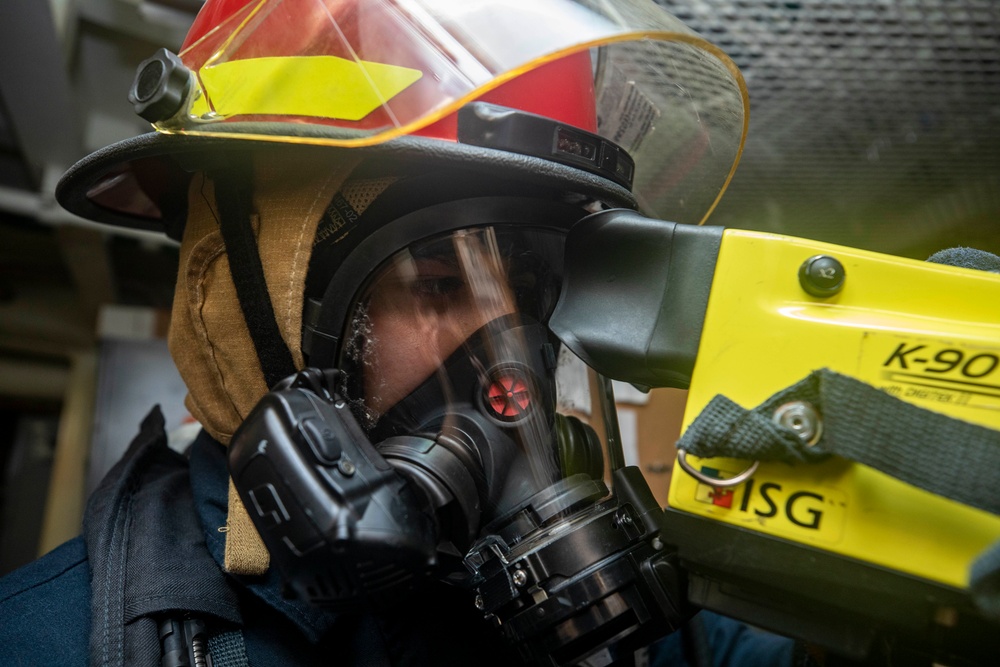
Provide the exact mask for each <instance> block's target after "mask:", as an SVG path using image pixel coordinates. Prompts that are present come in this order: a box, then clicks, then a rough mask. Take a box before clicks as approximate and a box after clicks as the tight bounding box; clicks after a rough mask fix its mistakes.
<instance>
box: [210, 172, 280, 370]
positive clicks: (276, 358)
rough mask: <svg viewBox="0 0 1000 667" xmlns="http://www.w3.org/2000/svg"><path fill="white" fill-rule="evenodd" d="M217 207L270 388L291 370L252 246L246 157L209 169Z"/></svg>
mask: <svg viewBox="0 0 1000 667" xmlns="http://www.w3.org/2000/svg"><path fill="white" fill-rule="evenodd" d="M212 177H213V179H212V180H213V181H214V182H215V199H216V203H217V205H218V212H219V229H220V231H221V232H222V240H223V242H224V243H225V245H226V254H227V255H228V256H229V272H230V275H231V276H232V278H233V284H234V285H235V286H236V295H237V298H238V299H239V302H240V310H242V311H243V319H244V320H245V321H246V324H247V329H249V331H250V338H251V340H252V341H253V345H254V349H255V350H256V352H257V359H258V360H259V361H260V367H261V370H263V372H264V381H265V382H266V383H267V386H268V387H273V386H274V385H275V384H277V383H278V382H279V381H280V380H283V379H284V378H286V377H288V376H290V375H292V374H293V373H295V370H296V369H295V362H294V361H293V360H292V353H291V352H290V351H289V349H288V345H286V344H285V341H284V339H283V338H282V337H281V331H280V330H279V329H278V321H277V319H276V318H275V316H274V307H273V306H272V305H271V297H270V295H269V294H268V291H267V280H266V279H265V277H264V266H263V264H262V263H261V260H260V253H259V252H258V249H257V239H256V237H255V236H254V232H253V227H252V225H251V219H252V215H253V187H252V185H251V183H253V180H252V179H253V173H252V167H251V165H250V164H249V162H247V161H245V160H234V161H233V164H231V165H227V166H226V167H225V168H224V169H220V170H218V171H216V172H215V173H214V174H212Z"/></svg>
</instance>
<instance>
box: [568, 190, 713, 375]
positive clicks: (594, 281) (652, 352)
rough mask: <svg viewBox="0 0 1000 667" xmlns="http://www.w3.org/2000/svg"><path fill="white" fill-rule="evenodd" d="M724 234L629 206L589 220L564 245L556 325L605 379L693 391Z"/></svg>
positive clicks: (569, 344) (578, 354) (572, 346)
mask: <svg viewBox="0 0 1000 667" xmlns="http://www.w3.org/2000/svg"><path fill="white" fill-rule="evenodd" d="M723 231H724V229H723V228H722V227H698V226H693V225H681V224H678V223H674V222H664V221H662V220H654V219H652V218H647V217H644V216H642V215H640V214H638V213H636V212H634V211H629V210H624V209H616V210H611V211H602V212H601V213H595V214H593V215H591V216H588V217H586V218H584V219H583V220H581V221H580V222H579V223H577V224H576V225H575V226H574V227H573V228H572V229H571V230H570V232H569V236H568V238H567V241H566V264H565V276H564V282H563V289H562V293H561V294H560V297H559V302H558V303H557V304H556V307H555V310H554V311H553V313H552V317H551V318H550V319H549V328H550V329H551V330H552V332H553V333H555V335H556V336H558V337H559V338H560V340H562V342H563V343H565V344H566V345H567V346H568V347H569V348H570V349H571V350H572V351H573V352H574V353H575V354H576V355H577V356H578V357H580V358H581V359H583V360H584V361H586V362H587V363H588V364H589V365H590V366H591V367H593V368H594V369H595V370H597V371H598V372H599V373H601V374H602V375H606V376H608V377H611V378H614V379H616V380H622V381H624V382H630V383H632V384H634V385H637V386H641V387H678V388H681V389H686V388H687V387H688V386H689V384H690V382H691V373H692V372H693V370H694V362H695V357H696V356H697V354H698V345H699V343H700V341H701V331H702V327H703V325H704V323H705V311H706V309H707V308H708V297H709V293H710V292H711V288H712V279H713V277H714V275H715V265H716V260H717V259H718V256H719V248H720V246H721V244H722V234H723Z"/></svg>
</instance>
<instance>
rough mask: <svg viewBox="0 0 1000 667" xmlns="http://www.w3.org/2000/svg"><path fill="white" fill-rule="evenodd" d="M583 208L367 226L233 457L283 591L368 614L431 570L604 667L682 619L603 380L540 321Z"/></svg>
mask: <svg viewBox="0 0 1000 667" xmlns="http://www.w3.org/2000/svg"><path fill="white" fill-rule="evenodd" d="M582 214H583V213H582V212H581V210H580V209H579V208H578V207H576V206H571V205H568V204H562V203H556V202H540V201H538V200H534V201H528V200H524V201H519V200H517V199H516V198H511V197H503V198H500V197H498V198H481V199H478V200H465V201H459V202H448V203H445V204H440V205H436V206H431V207H429V208H427V209H424V210H421V211H418V212H417V213H414V214H411V215H409V216H404V218H403V219H400V220H397V221H394V222H393V223H390V224H388V225H386V226H384V227H383V228H380V229H378V230H377V231H375V232H374V233H372V234H371V235H370V236H368V237H367V238H366V239H365V240H364V241H363V242H362V243H361V244H360V245H359V246H358V247H357V248H356V249H354V250H353V251H352V252H351V253H350V254H349V255H348V257H347V259H346V260H345V261H344V262H343V264H342V265H341V266H340V267H339V268H338V269H337V271H336V272H335V274H334V276H333V278H332V279H331V281H330V283H329V286H328V288H327V292H326V298H324V299H323V300H322V301H320V300H316V301H313V302H312V307H311V308H310V311H309V314H307V320H308V321H309V322H310V323H309V324H308V325H307V327H308V335H307V345H308V347H309V349H310V357H309V359H310V366H313V368H310V369H307V370H306V371H303V372H301V373H299V374H297V375H296V376H294V377H292V378H289V379H288V380H286V381H285V382H283V383H281V384H280V385H279V386H278V387H276V388H275V389H274V390H273V391H272V392H271V393H270V394H268V395H267V397H265V399H264V400H263V401H262V402H261V403H260V405H258V407H257V408H256V409H255V410H254V411H253V413H251V415H250V416H249V417H248V418H247V420H246V421H245V422H244V424H243V426H241V427H240V429H239V430H238V431H237V433H236V434H235V436H234V437H233V441H232V445H231V447H230V468H231V471H232V474H233V479H234V482H235V484H236V487H237V489H238V490H239V491H240V494H241V496H242V498H243V501H244V503H245V505H246V507H247V508H248V510H249V511H250V515H251V517H252V518H253V519H254V521H255V523H256V525H257V527H258V529H259V531H260V533H261V536H262V538H263V539H264V541H265V543H266V544H267V546H268V549H269V551H270V553H271V557H272V562H273V563H274V564H275V565H276V566H277V567H278V568H279V569H280V570H281V571H282V573H283V575H284V576H285V578H286V581H287V582H288V584H289V586H290V588H291V589H292V590H293V591H294V593H295V594H296V595H297V596H300V597H302V598H305V599H307V600H309V601H310V602H312V603H314V604H319V605H324V606H329V607H333V608H356V607H359V606H367V607H376V608H377V607H379V606H380V605H384V604H386V603H387V602H389V601H390V600H392V599H395V597H396V596H398V595H399V594H400V593H401V592H404V591H406V592H410V593H411V594H414V595H420V594H421V591H423V590H424V588H423V587H422V582H426V581H428V580H434V579H439V580H445V581H448V582H450V583H453V584H457V585H460V586H463V587H465V588H467V589H469V590H470V591H471V593H472V594H471V595H470V612H471V613H476V612H475V611H473V610H472V608H471V607H472V605H473V604H474V605H475V607H476V608H477V609H478V610H479V612H481V613H483V614H484V615H485V616H486V617H487V618H488V619H491V620H493V621H494V622H495V623H496V625H497V626H498V627H499V629H500V630H501V631H503V632H504V633H505V634H506V635H507V636H508V638H509V639H511V640H512V641H514V642H515V643H516V644H517V645H518V646H519V647H520V648H521V650H522V652H523V653H524V655H525V657H526V658H530V659H534V660H536V661H540V662H544V663H547V664H576V663H579V662H581V661H583V660H587V659H589V660H591V661H592V662H591V663H589V664H602V659H603V661H604V663H607V662H610V661H611V660H612V659H613V657H614V656H615V655H618V654H625V653H627V652H628V651H629V650H633V649H634V648H638V647H641V646H644V645H646V644H648V643H649V642H650V641H652V640H653V639H655V638H656V637H659V636H662V635H663V634H666V633H667V632H669V631H671V630H673V629H674V628H675V627H677V625H678V624H679V623H680V622H681V621H682V620H683V618H684V616H685V612H684V611H683V610H682V609H681V608H680V602H679V601H680V600H682V594H681V590H682V589H681V582H680V581H679V575H678V573H677V569H676V568H675V566H674V564H673V562H672V559H671V554H670V553H668V552H667V550H666V549H665V547H664V545H663V542H661V541H660V539H659V538H658V533H659V530H660V523H659V522H660V518H661V516H662V513H661V510H660V508H659V507H658V506H657V504H656V502H655V500H654V499H653V496H652V494H651V492H650V491H649V488H648V486H646V483H645V481H644V479H643V478H642V475H641V473H639V471H638V470H637V469H636V468H626V467H624V466H623V463H622V455H621V447H620V444H619V442H618V433H617V421H616V419H615V412H614V402H613V401H614V399H613V396H612V395H611V391H610V382H609V381H608V380H606V379H604V378H601V377H600V376H597V375H596V374H594V373H593V372H589V373H588V372H587V369H586V367H585V366H584V365H583V362H581V361H580V360H578V359H576V358H575V357H573V355H572V354H571V353H570V352H569V351H568V350H567V349H565V348H564V347H563V346H562V345H561V343H560V341H559V340H558V339H557V338H556V337H555V336H554V335H553V334H552V333H551V332H550V331H549V329H548V327H547V322H548V318H549V316H550V314H551V313H552V310H553V308H554V306H555V304H556V302H557V300H558V297H559V292H560V289H561V284H562V278H563V273H564V267H563V250H564V243H565V232H566V229H567V228H568V226H569V225H571V224H573V222H575V221H576V220H577V219H578V218H579V217H581V216H582ZM473 219H478V220H479V221H480V222H481V224H478V225H471V226H469V225H468V223H469V222H470V221H471V220H473ZM416 222H421V223H422V224H414V223H416ZM435 227H437V228H438V231H437V233H432V234H431V235H430V236H421V237H419V238H416V239H414V240H408V239H407V236H412V235H414V232H413V231H412V230H413V229H422V230H425V232H424V233H425V234H426V230H427V229H428V228H431V229H433V228H435ZM390 239H392V240H394V243H389V242H388V240H390ZM401 246H402V249H400V250H398V251H396V252H394V253H391V254H389V255H388V256H384V255H385V251H384V250H380V249H384V248H386V247H397V248H399V247H401ZM365 264H367V265H368V267H367V269H366V268H365V267H364V266H363V265H365ZM345 294H354V297H353V298H351V299H346V298H344V296H343V295H345ZM334 331H336V332H337V333H336V335H335V334H334V333H333V332H334ZM320 369H326V370H320ZM329 369H336V370H329ZM590 396H593V397H594V399H595V400H594V402H593V405H592V404H591V402H590V400H589V397H590ZM602 656H603V657H602Z"/></svg>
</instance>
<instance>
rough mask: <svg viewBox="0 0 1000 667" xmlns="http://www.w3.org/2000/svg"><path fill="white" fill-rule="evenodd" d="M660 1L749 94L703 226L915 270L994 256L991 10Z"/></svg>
mask: <svg viewBox="0 0 1000 667" xmlns="http://www.w3.org/2000/svg"><path fill="white" fill-rule="evenodd" d="M658 2H659V4H661V5H662V6H664V7H665V8H667V9H668V10H669V11H671V12H673V13H674V14H675V15H677V16H678V17H679V18H680V19H681V20H683V21H684V22H685V23H687V24H688V25H690V26H691V27H692V28H694V29H695V30H697V31H698V32H699V33H701V34H702V35H703V36H705V37H706V38H708V39H709V41H712V42H714V43H715V44H717V45H718V46H719V47H721V48H722V49H723V50H724V51H726V52H727V53H728V54H729V55H730V57H732V58H733V60H734V61H735V62H736V64H737V65H739V67H740V69H741V70H742V71H743V74H744V77H745V78H746V82H747V87H748V90H749V93H750V131H749V137H748V139H747V143H746V146H745V149H744V153H743V159H742V161H741V163H740V166H739V168H738V169H737V172H736V175H735V177H734V178H733V180H732V182H731V184H730V187H729V190H728V191H727V193H726V195H725V196H724V197H723V199H722V202H721V203H720V204H719V206H718V208H717V209H716V212H715V214H714V215H713V216H712V218H711V220H710V222H711V223H712V224H718V225H725V226H730V227H742V228H751V229H759V230H764V231H771V232H779V233H786V234H793V235H797V236H807V237H810V238H815V239H819V240H824V241H830V242H834V243H842V244H847V245H854V246H857V247H863V248H868V249H872V250H878V251H882V252H889V253H893V254H899V255H905V256H911V257H916V258H920V259H923V258H926V256H927V255H928V254H929V253H930V252H932V251H933V250H936V249H939V248H941V247H948V246H951V245H957V244H962V245H975V246H978V247H981V248H983V249H985V250H991V251H992V252H995V253H1000V2H995V1H993V0H963V1H961V2H956V1H949V0H894V1H887V0H880V1H875V2H872V1H866V0H847V1H844V0H840V1H837V2H824V1H822V0H805V1H802V2H774V1H760V0H689V1H674V0H658Z"/></svg>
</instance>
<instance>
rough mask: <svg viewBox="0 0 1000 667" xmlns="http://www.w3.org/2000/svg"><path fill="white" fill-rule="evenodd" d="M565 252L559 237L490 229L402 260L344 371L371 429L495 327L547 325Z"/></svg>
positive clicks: (370, 309)
mask: <svg viewBox="0 0 1000 667" xmlns="http://www.w3.org/2000/svg"><path fill="white" fill-rule="evenodd" d="M561 244H562V237H561V236H560V235H559V234H556V233H554V232H544V231H527V232H526V231H515V230H504V229H500V230H498V228H496V227H487V228H482V229H473V230H461V231H458V232H454V233H451V234H448V235H446V236H444V237H439V238H436V239H432V240H429V241H425V242H422V243H419V244H415V245H414V246H411V247H409V248H406V249H404V250H402V251H400V252H398V253H397V254H396V255H395V256H393V257H392V258H391V259H390V260H389V261H388V262H387V263H386V265H384V266H383V267H382V268H381V269H380V270H379V271H378V272H377V273H376V275H375V276H374V277H373V278H372V280H371V281H370V282H369V283H368V285H367V287H366V288H365V289H364V290H363V291H362V294H361V296H360V298H359V299H358V300H357V302H356V304H355V306H354V311H353V313H352V315H351V316H350V317H349V320H348V321H349V325H348V331H347V334H346V336H345V341H346V345H345V347H344V351H343V358H342V360H341V363H340V366H341V368H344V369H348V370H349V371H350V372H349V373H347V375H348V376H349V377H347V378H346V380H347V383H348V386H347V387H346V390H347V395H348V397H349V398H350V399H351V400H352V401H354V402H355V403H356V404H358V405H360V406H363V410H362V412H363V421H364V422H365V423H366V424H367V425H368V426H369V427H371V426H373V425H374V423H375V422H376V421H377V420H378V419H379V418H380V417H381V415H383V414H384V413H385V412H386V411H388V410H389V409H390V408H392V407H393V406H395V405H396V404H397V403H399V402H400V401H401V400H402V399H404V398H405V397H406V396H407V395H409V394H410V393H411V392H412V391H413V390H415V389H416V388H417V387H418V386H420V384H422V383H423V382H424V381H426V380H427V379H428V378H429V377H430V376H432V375H433V374H435V373H440V372H441V371H442V369H443V364H444V362H445V360H446V359H448V358H449V357H450V356H451V355H452V354H454V353H455V352H456V350H458V349H459V347H460V346H461V345H463V344H464V343H466V341H468V340H469V338H470V337H471V336H472V334H473V333H475V332H476V331H478V330H479V329H481V328H482V327H483V326H485V325H486V324H487V323H489V322H491V321H493V320H496V319H498V318H500V317H502V316H508V315H509V316H511V317H512V318H513V319H514V321H521V320H523V319H524V318H525V317H527V318H529V319H531V320H533V321H536V322H544V320H545V319H546V318H547V316H548V313H549V311H550V310H551V308H552V305H553V304H554V302H555V297H556V295H557V293H558V286H559V285H558V281H559V276H560V274H561ZM526 356H528V354H527V353H526V352H525V353H524V354H523V355H522V357H526ZM494 361H495V360H494ZM351 375H353V377H350V376H351Z"/></svg>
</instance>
